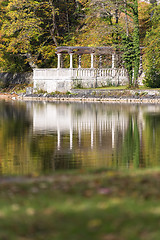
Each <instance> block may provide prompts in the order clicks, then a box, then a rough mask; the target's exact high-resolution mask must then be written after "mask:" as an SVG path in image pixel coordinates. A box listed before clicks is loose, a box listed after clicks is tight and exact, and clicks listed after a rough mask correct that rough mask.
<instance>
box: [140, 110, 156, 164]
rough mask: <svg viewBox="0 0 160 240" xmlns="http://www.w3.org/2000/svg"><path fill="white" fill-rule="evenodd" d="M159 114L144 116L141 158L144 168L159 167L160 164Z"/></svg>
mask: <svg viewBox="0 0 160 240" xmlns="http://www.w3.org/2000/svg"><path fill="white" fill-rule="evenodd" d="M159 136H160V114H159V113H150V114H146V115H145V129H144V132H143V156H144V159H145V163H146V166H147V167H149V166H159V164H160V147H159Z"/></svg>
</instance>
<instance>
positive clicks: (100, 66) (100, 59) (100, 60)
mask: <svg viewBox="0 0 160 240" xmlns="http://www.w3.org/2000/svg"><path fill="white" fill-rule="evenodd" d="M99 68H102V56H101V55H100V56H99Z"/></svg>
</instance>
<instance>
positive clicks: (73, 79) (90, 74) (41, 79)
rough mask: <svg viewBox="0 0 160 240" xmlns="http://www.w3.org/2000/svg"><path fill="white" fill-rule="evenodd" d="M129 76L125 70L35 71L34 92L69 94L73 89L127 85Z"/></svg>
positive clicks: (51, 69)
mask: <svg viewBox="0 0 160 240" xmlns="http://www.w3.org/2000/svg"><path fill="white" fill-rule="evenodd" d="M127 83H128V80H127V75H126V72H125V70H124V69H111V68H110V69H109V68H108V69H85V68H80V69H67V68H64V69H62V68H60V69H58V68H57V69H54V68H50V69H34V73H33V84H34V90H35V91H36V90H43V91H47V92H48V93H51V92H55V91H59V92H67V91H70V90H71V89H73V88H93V87H105V86H110V85H114V86H117V85H126V84H127Z"/></svg>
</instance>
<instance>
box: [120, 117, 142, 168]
mask: <svg viewBox="0 0 160 240" xmlns="http://www.w3.org/2000/svg"><path fill="white" fill-rule="evenodd" d="M139 164H140V135H139V129H138V123H137V116H135V117H133V116H130V117H129V125H128V129H127V131H126V133H125V136H124V142H123V145H122V165H123V166H127V167H130V166H131V165H133V166H134V167H135V168H137V167H139Z"/></svg>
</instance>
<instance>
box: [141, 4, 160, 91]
mask: <svg viewBox="0 0 160 240" xmlns="http://www.w3.org/2000/svg"><path fill="white" fill-rule="evenodd" d="M152 13H153V16H152V28H151V29H150V30H149V31H148V32H147V34H146V37H145V51H144V70H145V74H146V78H145V84H146V86H149V87H159V86H160V51H159V50H160V25H159V22H160V6H159V5H158V6H156V7H154V8H153V9H152Z"/></svg>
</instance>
